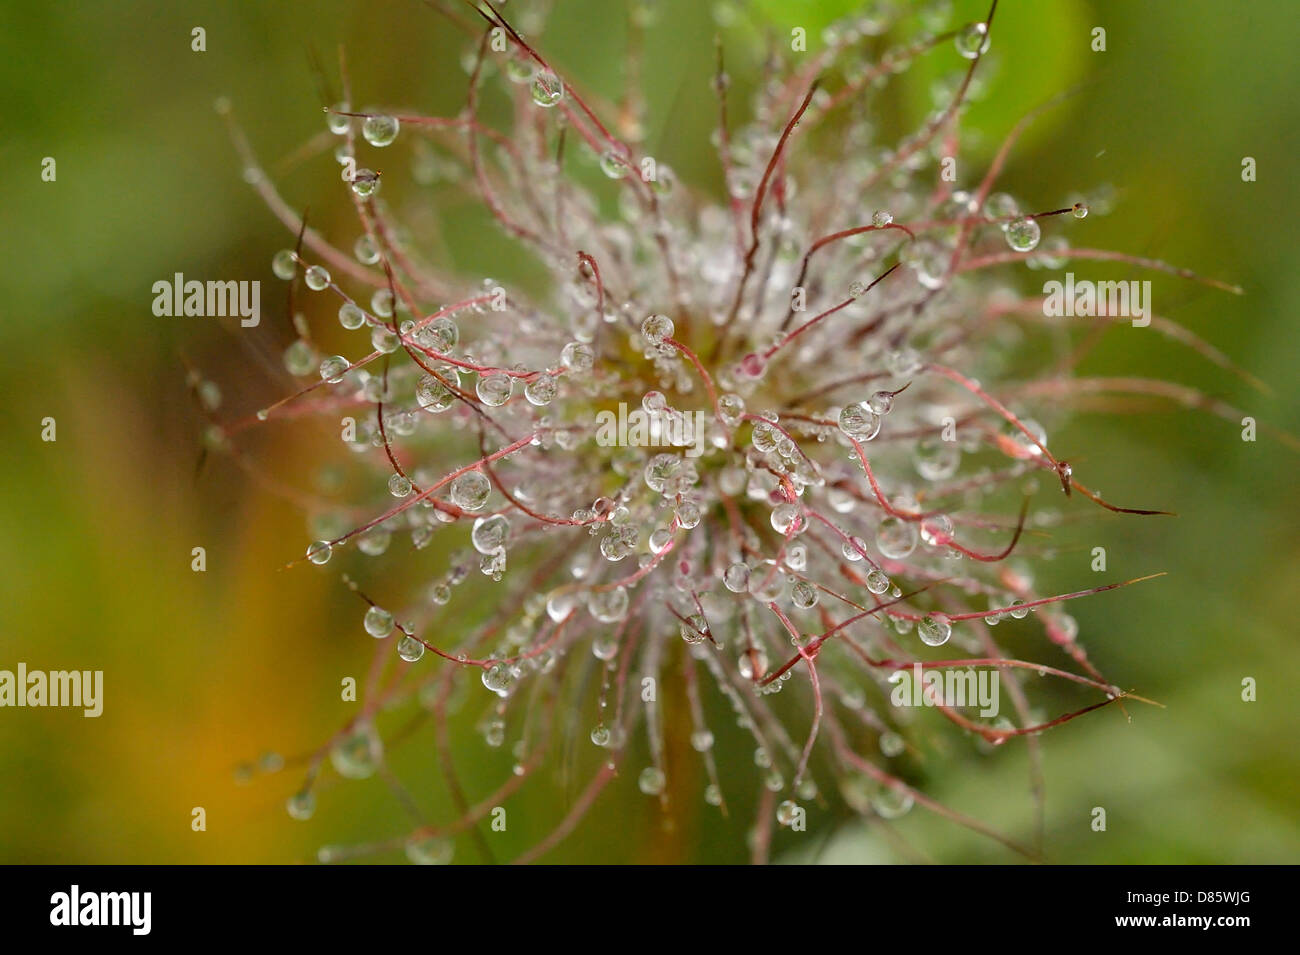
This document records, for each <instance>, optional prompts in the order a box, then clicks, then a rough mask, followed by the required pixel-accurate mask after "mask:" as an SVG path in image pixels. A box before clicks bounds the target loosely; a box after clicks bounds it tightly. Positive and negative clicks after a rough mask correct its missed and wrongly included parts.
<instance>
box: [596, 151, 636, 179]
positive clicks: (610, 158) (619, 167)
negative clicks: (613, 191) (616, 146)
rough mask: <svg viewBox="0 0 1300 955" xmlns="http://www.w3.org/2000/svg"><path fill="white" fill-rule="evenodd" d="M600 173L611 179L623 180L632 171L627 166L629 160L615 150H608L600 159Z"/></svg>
mask: <svg viewBox="0 0 1300 955" xmlns="http://www.w3.org/2000/svg"><path fill="white" fill-rule="evenodd" d="M600 171H601V172H603V173H604V174H605V175H606V176H608V177H609V178H610V179H622V178H624V177H625V176H626V175H627V174H628V173H629V172H631V171H632V170H631V167H629V166H628V164H627V159H625V158H624V157H623V156H621V155H619V154H618V153H616V152H614V150H612V149H608V150H606V151H605V153H604V154H603V155H602V156H601V157H600Z"/></svg>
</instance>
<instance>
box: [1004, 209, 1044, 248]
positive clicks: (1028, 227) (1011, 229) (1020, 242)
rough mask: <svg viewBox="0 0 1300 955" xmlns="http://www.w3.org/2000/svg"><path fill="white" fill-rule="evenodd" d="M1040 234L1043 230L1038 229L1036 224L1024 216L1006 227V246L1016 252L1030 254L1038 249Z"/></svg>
mask: <svg viewBox="0 0 1300 955" xmlns="http://www.w3.org/2000/svg"><path fill="white" fill-rule="evenodd" d="M1042 234H1043V230H1042V229H1040V228H1039V226H1038V222H1037V221H1036V220H1034V219H1031V218H1029V217H1028V216H1025V217H1024V218H1022V219H1017V220H1015V221H1014V222H1012V223H1011V224H1010V225H1008V226H1007V245H1009V246H1011V248H1012V249H1014V250H1015V251H1016V252H1032V251H1033V250H1034V249H1035V248H1037V247H1038V240H1039V238H1040V237H1041V236H1042Z"/></svg>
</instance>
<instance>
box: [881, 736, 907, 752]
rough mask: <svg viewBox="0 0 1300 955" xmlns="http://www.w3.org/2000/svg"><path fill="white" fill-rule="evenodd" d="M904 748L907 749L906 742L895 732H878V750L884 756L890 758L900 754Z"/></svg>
mask: <svg viewBox="0 0 1300 955" xmlns="http://www.w3.org/2000/svg"><path fill="white" fill-rule="evenodd" d="M905 749H907V742H906V741H905V740H904V739H903V737H901V736H900V735H898V734H897V733H892V732H891V733H881V734H880V751H881V752H882V753H883V754H885V755H886V756H888V757H890V758H891V759H892V758H893V757H895V756H901V755H902V753H903V750H905Z"/></svg>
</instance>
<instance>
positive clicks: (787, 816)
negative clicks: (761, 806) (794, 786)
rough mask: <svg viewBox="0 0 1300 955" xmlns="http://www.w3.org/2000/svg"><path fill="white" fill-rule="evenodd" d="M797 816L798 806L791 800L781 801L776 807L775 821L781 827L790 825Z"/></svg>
mask: <svg viewBox="0 0 1300 955" xmlns="http://www.w3.org/2000/svg"><path fill="white" fill-rule="evenodd" d="M798 816H799V804H798V803H797V802H795V801H794V800H793V799H783V800H782V801H781V804H780V805H779V806H777V807H776V821H777V822H779V823H780V824H781V825H783V826H788V825H791V824H792V823H793V822H794V821H795V819H796V818H798Z"/></svg>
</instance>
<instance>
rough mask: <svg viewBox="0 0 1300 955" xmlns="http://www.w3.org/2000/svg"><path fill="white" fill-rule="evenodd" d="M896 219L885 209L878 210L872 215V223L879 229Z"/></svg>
mask: <svg viewBox="0 0 1300 955" xmlns="http://www.w3.org/2000/svg"><path fill="white" fill-rule="evenodd" d="M893 221H894V217H893V216H892V215H890V214H889V213H888V212H885V211H883V210H880V211H877V212H875V213H873V214H872V216H871V224H872V225H873V226H875V227H876V228H877V229H881V228H884V227H885V226H887V225H889V224H890V223H892V222H893Z"/></svg>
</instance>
